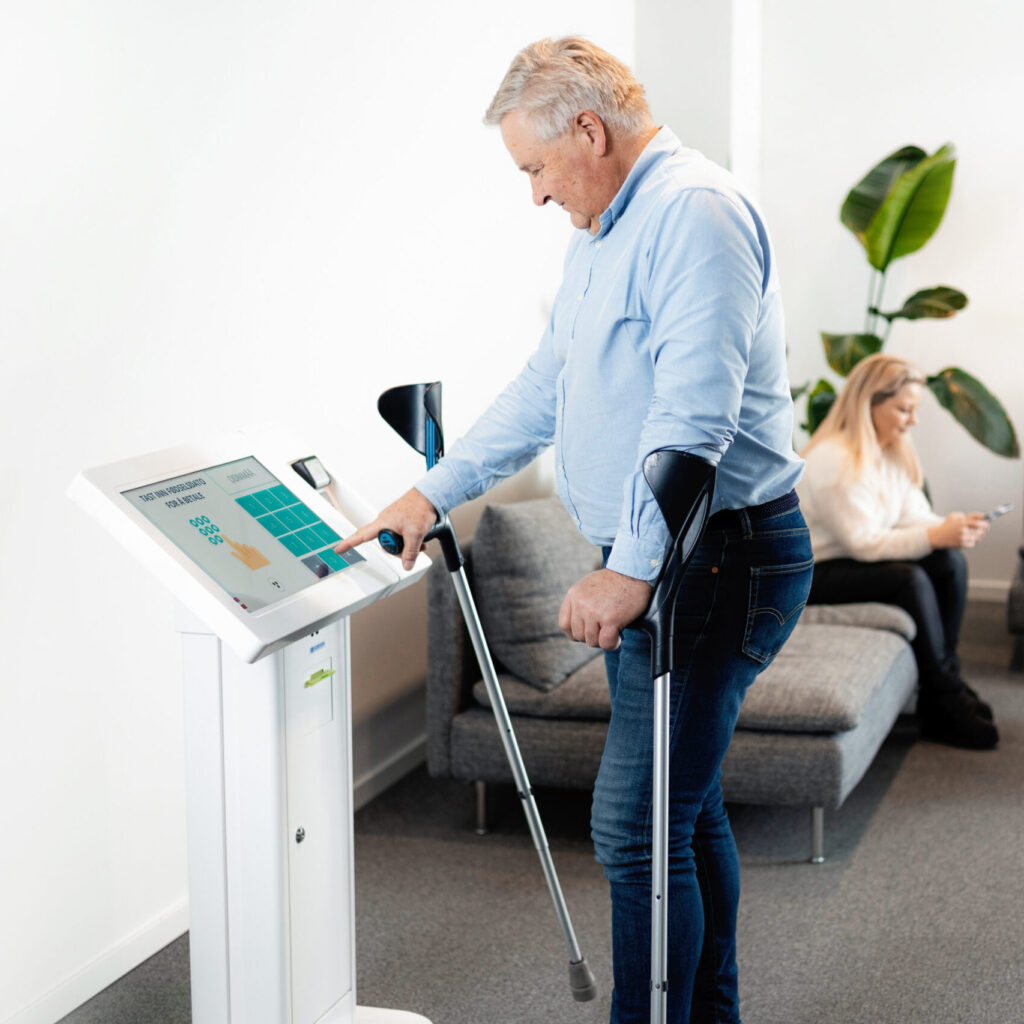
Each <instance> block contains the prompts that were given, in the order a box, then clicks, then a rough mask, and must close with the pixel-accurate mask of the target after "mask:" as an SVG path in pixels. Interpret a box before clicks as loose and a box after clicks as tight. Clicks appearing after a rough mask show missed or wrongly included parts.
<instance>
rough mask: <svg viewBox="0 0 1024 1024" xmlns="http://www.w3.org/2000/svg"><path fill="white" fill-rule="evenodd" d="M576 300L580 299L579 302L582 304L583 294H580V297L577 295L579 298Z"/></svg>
mask: <svg viewBox="0 0 1024 1024" xmlns="http://www.w3.org/2000/svg"><path fill="white" fill-rule="evenodd" d="M576 298H577V299H578V300H579V301H580V302H582V301H583V292H580V293H579V295H577V296H576Z"/></svg>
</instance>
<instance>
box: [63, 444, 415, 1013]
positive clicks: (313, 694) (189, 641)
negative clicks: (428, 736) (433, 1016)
mask: <svg viewBox="0 0 1024 1024" xmlns="http://www.w3.org/2000/svg"><path fill="white" fill-rule="evenodd" d="M303 454H305V453H304V451H303V450H302V449H297V448H295V447H294V445H292V444H289V443H287V442H286V441H285V440H284V439H282V438H280V437H278V436H277V435H270V436H263V437H261V438H258V439H252V438H245V437H242V436H241V435H239V436H238V437H235V438H232V439H228V440H227V441H226V442H223V443H221V444H219V445H216V446H213V447H212V449H211V450H207V449H205V448H204V449H195V448H185V449H173V450H171V451H168V452H161V453H157V454H156V455H153V456H146V457H143V458H142V459H136V460H130V461H129V462H127V463H119V464H117V465H114V466H107V467H101V468H100V469H97V470H88V471H86V472H84V473H83V474H81V475H80V476H79V477H78V478H77V479H76V481H75V483H74V484H73V485H72V488H71V494H72V497H74V498H75V499H76V500H77V501H79V502H80V503H81V504H82V505H84V506H85V507H86V508H87V509H88V510H89V511H92V512H93V513H94V514H95V515H96V516H97V518H99V519H100V521H101V522H103V523H104V525H106V526H108V528H110V529H111V531H112V532H114V533H115V535H116V536H117V537H118V539H119V540H121V541H122V542H123V543H124V544H125V546H126V547H128V548H129V549H131V550H133V551H135V552H136V554H138V555H139V557H140V558H142V560H143V561H145V562H146V564H147V565H148V566H149V567H150V568H151V569H153V570H154V571H155V572H156V573H157V574H158V576H159V577H160V578H161V580H162V581H163V582H165V583H166V584H167V585H168V587H169V589H171V590H172V592H174V593H175V595H176V596H177V597H178V598H179V602H180V608H179V614H178V629H179V632H180V633H181V635H182V645H183V647H182V651H183V657H182V663H183V671H184V690H185V727H186V771H187V785H188V855H189V899H190V913H191V924H190V950H191V972H192V1019H193V1021H194V1022H195V1024H430V1022H429V1021H427V1020H426V1018H424V1017H421V1016H419V1015H417V1014H413V1013H407V1012H404V1011H400V1010H383V1009H375V1008H367V1007H357V1006H356V1001H355V973H356V972H355V943H354V936H355V918H354V895H353V844H352V796H351V792H352V791H351V775H352V771H351V719H350V706H351V705H350V690H349V628H348V618H347V616H348V614H349V613H350V612H351V611H353V610H354V609H355V608H357V607H363V606H365V605H367V604H369V603H370V602H371V601H374V600H377V599H379V598H381V597H384V596H386V595H387V594H388V593H391V592H392V591H393V590H395V589H398V588H399V587H401V586H405V585H407V584H408V583H409V582H412V581H413V580H414V579H416V578H417V577H418V576H419V575H421V574H422V572H423V571H425V569H426V567H427V566H428V565H429V562H428V560H427V559H426V558H424V557H422V556H421V559H420V560H419V561H418V563H417V566H416V568H415V569H414V570H413V571H412V572H411V573H405V572H403V571H402V570H401V568H400V567H399V566H398V565H397V563H395V564H392V563H391V561H390V560H389V559H387V558H386V556H384V555H383V554H382V553H380V552H378V551H376V550H374V548H373V546H371V545H367V546H366V548H365V550H361V551H360V553H358V554H356V555H355V556H354V557H353V556H351V555H350V556H347V560H346V559H342V558H340V557H339V556H333V557H332V554H333V552H332V550H331V545H333V544H335V543H337V541H338V539H339V538H340V537H341V536H345V535H346V534H347V533H348V532H351V531H352V530H353V529H354V527H353V525H352V520H353V519H356V518H360V519H361V518H363V517H365V516H366V515H367V512H368V509H367V508H366V507H365V505H364V504H362V503H361V502H360V500H359V499H358V497H357V496H356V495H355V494H354V493H353V492H351V491H350V490H347V489H345V488H344V487H343V485H341V484H337V485H336V486H334V487H333V493H332V499H333V501H334V503H335V504H336V506H337V507H332V506H331V505H328V504H327V503H326V502H324V501H323V499H322V498H321V497H320V496H319V495H317V493H316V491H315V490H314V489H313V487H310V486H309V485H308V484H306V483H304V482H303V480H301V479H300V478H299V477H298V476H294V475H293V476H289V475H288V474H289V472H290V466H291V464H292V460H297V459H298V458H299V457H301V456H302V455H303ZM284 481H287V483H284ZM186 496H187V497H189V498H190V499H191V500H189V501H183V498H184V497H186ZM126 526H129V527H130V528H128V529H126ZM289 528H291V529H289ZM218 537H223V538H225V540H224V541H223V542H221V541H217V540H216V538H218ZM211 538H213V539H211ZM325 567H326V568H325Z"/></svg>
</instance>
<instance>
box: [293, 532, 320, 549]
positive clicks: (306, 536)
mask: <svg viewBox="0 0 1024 1024" xmlns="http://www.w3.org/2000/svg"><path fill="white" fill-rule="evenodd" d="M295 536H296V537H299V538H301V539H302V541H303V543H305V544H308V545H309V550H310V551H316V549H317V548H322V547H323V546H324V542H323V541H322V540H321V539H320V538H319V537H318V536H317V535H316V534H315V533H314V532H313V530H312V529H311V528H310V527H308V526H304V527H303V528H302V529H301V530H296V531H295Z"/></svg>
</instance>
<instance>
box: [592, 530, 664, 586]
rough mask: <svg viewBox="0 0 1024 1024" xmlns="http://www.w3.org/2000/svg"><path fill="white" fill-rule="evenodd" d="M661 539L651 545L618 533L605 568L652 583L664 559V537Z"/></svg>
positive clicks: (659, 571) (637, 538) (629, 535)
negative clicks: (660, 541) (659, 541)
mask: <svg viewBox="0 0 1024 1024" xmlns="http://www.w3.org/2000/svg"><path fill="white" fill-rule="evenodd" d="M662 541H663V542H662V543H655V544H653V545H652V544H651V543H650V542H649V541H648V542H646V543H645V542H644V541H643V540H641V539H640V538H639V537H634V536H632V535H631V534H628V533H627V534H622V533H620V534H619V535H618V536H617V537H616V538H615V543H614V544H613V545H612V553H611V554H610V555H609V556H608V563H607V565H606V566H605V568H606V569H611V570H612V571H613V572H617V573H621V575H623V576H632V577H633V579H635V580H643V581H644V582H645V583H652V584H653V583H654V581H655V580H656V579H657V578H658V575H659V574H660V573H661V564H662V562H663V561H664V560H665V553H666V552H665V543H664V538H662Z"/></svg>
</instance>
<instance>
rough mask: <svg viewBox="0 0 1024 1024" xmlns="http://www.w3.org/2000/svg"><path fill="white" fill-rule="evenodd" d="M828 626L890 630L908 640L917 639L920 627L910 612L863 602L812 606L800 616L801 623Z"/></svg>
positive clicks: (891, 605) (872, 602)
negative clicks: (918, 627)
mask: <svg viewBox="0 0 1024 1024" xmlns="http://www.w3.org/2000/svg"><path fill="white" fill-rule="evenodd" d="M811 623H824V624H827V625H831V626H865V627H868V628H870V629H887V630H889V632H890V633H896V634H897V635H898V636H901V637H903V639H904V640H913V639H914V637H915V636H917V624H916V623H915V622H914V620H913V619H912V618H911V617H910V613H909V612H905V611H904V610H903V609H902V608H897V607H896V605H894V604H880V603H879V602H877V601H860V602H856V603H850V604H809V605H807V607H806V608H804V610H803V611H802V612H801V613H800V624H801V625H804V626H807V625H810V624H811Z"/></svg>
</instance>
